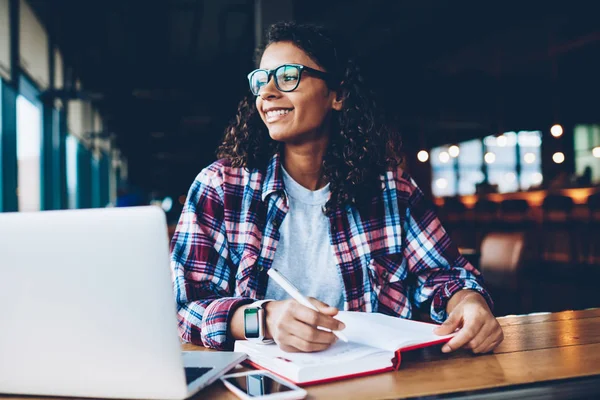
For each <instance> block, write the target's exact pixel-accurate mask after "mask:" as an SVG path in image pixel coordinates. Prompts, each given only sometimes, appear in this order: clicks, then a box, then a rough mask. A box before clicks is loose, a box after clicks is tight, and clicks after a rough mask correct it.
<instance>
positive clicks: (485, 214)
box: [473, 199, 500, 249]
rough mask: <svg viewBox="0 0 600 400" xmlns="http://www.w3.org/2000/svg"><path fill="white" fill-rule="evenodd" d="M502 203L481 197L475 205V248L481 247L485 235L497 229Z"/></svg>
mask: <svg viewBox="0 0 600 400" xmlns="http://www.w3.org/2000/svg"><path fill="white" fill-rule="evenodd" d="M499 208H500V205H499V204H498V203H496V202H495V201H492V200H487V199H479V200H477V203H475V206H474V207H473V214H474V216H473V230H474V233H475V248H476V249H480V248H481V243H482V241H483V238H484V237H485V235H487V234H488V233H489V232H490V231H493V230H494V229H495V225H496V223H497V222H498V209H499Z"/></svg>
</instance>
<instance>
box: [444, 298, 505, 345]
mask: <svg viewBox="0 0 600 400" xmlns="http://www.w3.org/2000/svg"><path fill="white" fill-rule="evenodd" d="M448 309H449V313H450V314H449V315H448V319H446V322H444V323H443V324H442V325H440V326H439V327H437V328H436V329H435V331H434V332H435V333H436V334H438V335H448V334H450V333H452V332H454V331H455V330H456V329H457V328H460V330H459V331H458V332H457V333H456V335H455V336H454V337H453V338H452V339H451V340H450V341H449V342H448V343H446V344H445V345H444V346H443V347H442V351H443V352H444V353H448V352H451V351H454V350H457V349H460V348H461V347H465V348H468V349H471V350H472V351H473V353H487V352H490V351H492V350H493V349H494V348H495V347H496V346H498V345H499V344H500V343H501V342H502V340H503V339H504V334H503V333H502V328H501V327H500V324H499V323H498V321H497V320H496V318H494V315H493V314H492V312H491V311H490V309H489V307H488V305H487V303H486V301H485V299H484V298H483V296H481V295H480V294H479V293H477V292H474V291H470V290H462V291H460V292H457V293H456V294H455V295H454V296H452V298H451V299H450V301H449V302H448Z"/></svg>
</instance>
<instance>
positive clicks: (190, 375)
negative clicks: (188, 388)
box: [184, 367, 212, 383]
mask: <svg viewBox="0 0 600 400" xmlns="http://www.w3.org/2000/svg"><path fill="white" fill-rule="evenodd" d="M184 369H185V381H186V382H187V383H191V382H193V381H195V380H196V379H198V378H200V377H201V376H202V375H204V374H206V373H207V372H208V371H210V370H211V369H212V368H210V367H208V368H206V367H199V368H184Z"/></svg>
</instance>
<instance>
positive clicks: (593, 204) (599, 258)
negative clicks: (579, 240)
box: [584, 192, 600, 265]
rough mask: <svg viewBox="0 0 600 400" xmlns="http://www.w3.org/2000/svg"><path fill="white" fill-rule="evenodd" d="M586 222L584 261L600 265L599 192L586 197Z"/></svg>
mask: <svg viewBox="0 0 600 400" xmlns="http://www.w3.org/2000/svg"><path fill="white" fill-rule="evenodd" d="M587 207H588V214H589V217H588V223H587V227H586V235H585V244H584V245H585V249H586V250H585V257H584V258H585V262H586V263H587V264H590V265H600V192H599V193H595V194H592V195H590V196H589V197H588V199H587Z"/></svg>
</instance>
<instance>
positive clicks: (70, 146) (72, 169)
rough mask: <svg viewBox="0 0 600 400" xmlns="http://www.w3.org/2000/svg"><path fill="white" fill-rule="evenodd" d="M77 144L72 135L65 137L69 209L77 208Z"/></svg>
mask: <svg viewBox="0 0 600 400" xmlns="http://www.w3.org/2000/svg"><path fill="white" fill-rule="evenodd" d="M78 147H79V143H78V142H77V139H76V138H75V136H73V135H68V136H67V201H68V207H69V208H77V205H78V204H77V203H78V202H77V175H78V171H77V156H78V155H77V148H78Z"/></svg>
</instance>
